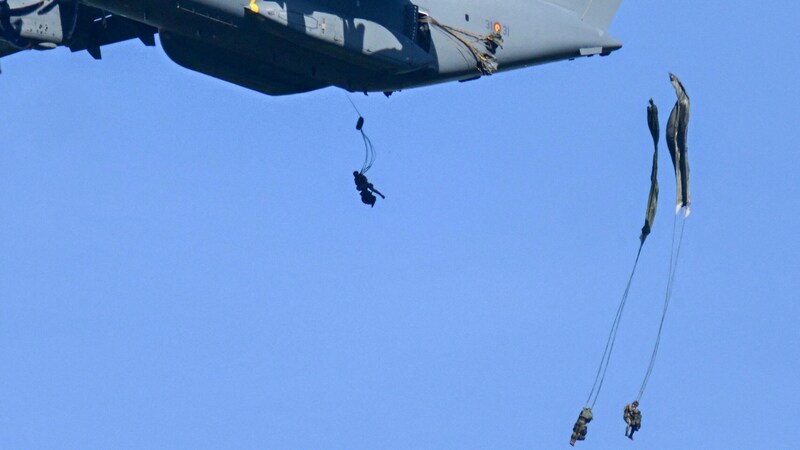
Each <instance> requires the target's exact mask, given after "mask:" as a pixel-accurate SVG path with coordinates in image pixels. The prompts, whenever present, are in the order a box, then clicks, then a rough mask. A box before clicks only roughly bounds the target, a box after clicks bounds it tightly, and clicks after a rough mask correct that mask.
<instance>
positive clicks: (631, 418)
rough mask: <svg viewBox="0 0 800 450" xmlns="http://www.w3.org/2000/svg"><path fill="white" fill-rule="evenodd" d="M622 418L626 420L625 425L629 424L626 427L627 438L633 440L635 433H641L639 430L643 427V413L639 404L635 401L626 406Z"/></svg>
mask: <svg viewBox="0 0 800 450" xmlns="http://www.w3.org/2000/svg"><path fill="white" fill-rule="evenodd" d="M622 417H623V418H624V419H625V423H626V424H628V426H627V427H625V436H626V437H628V438H630V439H633V433H634V432H635V431H639V428H641V427H642V412H641V411H639V402H638V401H634V402H633V403H629V404H627V405H625V411H623V413H622Z"/></svg>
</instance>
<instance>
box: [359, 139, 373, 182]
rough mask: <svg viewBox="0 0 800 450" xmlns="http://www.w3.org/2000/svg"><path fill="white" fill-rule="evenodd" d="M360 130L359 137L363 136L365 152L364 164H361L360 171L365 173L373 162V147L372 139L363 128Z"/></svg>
mask: <svg viewBox="0 0 800 450" xmlns="http://www.w3.org/2000/svg"><path fill="white" fill-rule="evenodd" d="M360 131H361V137H362V138H364V149H365V152H366V155H365V156H364V165H362V166H361V173H367V171H368V170H369V169H371V168H372V164H373V163H374V162H375V148H374V147H373V146H372V141H371V140H370V139H369V137H368V136H367V135H366V134H365V133H364V130H360Z"/></svg>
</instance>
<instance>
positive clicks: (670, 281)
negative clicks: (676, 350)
mask: <svg viewBox="0 0 800 450" xmlns="http://www.w3.org/2000/svg"><path fill="white" fill-rule="evenodd" d="M676 228H677V215H676V216H675V219H674V221H673V222H672V248H671V250H670V255H669V275H668V277H667V290H666V294H665V295H664V309H663V310H662V312H661V323H660V324H659V325H658V333H657V335H656V343H655V345H654V346H653V353H652V355H651V356H650V364H649V365H648V367H647V372H646V373H645V375H644V380H643V381H642V387H641V389H639V395H638V396H636V400H637V401H641V399H642V396H643V395H644V391H645V389H646V388H647V383H648V382H649V381H650V376H651V375H652V374H653V367H654V366H655V364H656V357H657V356H658V348H659V346H660V344H661V333H662V331H663V330H664V319H666V317H667V310H668V309H669V303H670V300H672V290H673V288H674V287H675V274H676V272H677V268H678V258H679V257H680V255H681V244H683V231H684V230H685V228H686V217H684V218H683V220H682V222H681V235H680V238H679V239H678V246H677V248H676V247H675V230H676ZM673 256H674V258H673Z"/></svg>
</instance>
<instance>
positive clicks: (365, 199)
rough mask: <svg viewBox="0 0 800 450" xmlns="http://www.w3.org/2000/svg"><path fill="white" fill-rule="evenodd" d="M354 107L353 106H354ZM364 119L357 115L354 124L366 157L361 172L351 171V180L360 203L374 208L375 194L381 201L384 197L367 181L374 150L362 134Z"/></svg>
mask: <svg viewBox="0 0 800 450" xmlns="http://www.w3.org/2000/svg"><path fill="white" fill-rule="evenodd" d="M354 106H355V105H354ZM363 128H364V118H363V117H361V116H360V115H359V117H358V122H356V130H358V131H360V132H361V137H362V138H363V139H364V148H365V152H366V155H365V157H364V164H363V165H362V166H361V170H360V171H359V170H354V171H353V178H354V182H355V184H356V190H357V191H358V192H359V194H360V195H361V202H362V203H364V204H365V205H369V206H370V207H374V206H375V202H376V201H377V200H378V199H377V197H375V194H378V195H379V196H380V197H381V198H382V199H385V198H386V197H385V196H384V195H383V194H381V193H380V191H378V190H377V189H375V186H373V185H372V183H370V182H369V180H368V179H367V175H366V173H367V171H368V170H369V169H370V168H372V163H373V162H375V149H374V148H373V147H372V141H371V140H370V139H369V137H367V135H366V134H365V133H364V129H363Z"/></svg>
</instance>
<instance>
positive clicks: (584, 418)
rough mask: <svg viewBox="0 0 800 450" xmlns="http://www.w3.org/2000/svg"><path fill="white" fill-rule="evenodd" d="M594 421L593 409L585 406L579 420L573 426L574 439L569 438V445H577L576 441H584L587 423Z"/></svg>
mask: <svg viewBox="0 0 800 450" xmlns="http://www.w3.org/2000/svg"><path fill="white" fill-rule="evenodd" d="M591 421H592V409H591V408H583V411H581V414H580V415H579V416H578V420H577V421H576V422H575V425H574V426H573V427H572V439H570V440H569V445H572V446H575V441H582V440H584V439H586V432H587V427H586V424H588V423H589V422H591Z"/></svg>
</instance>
